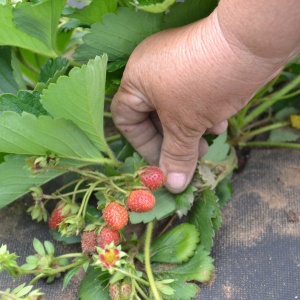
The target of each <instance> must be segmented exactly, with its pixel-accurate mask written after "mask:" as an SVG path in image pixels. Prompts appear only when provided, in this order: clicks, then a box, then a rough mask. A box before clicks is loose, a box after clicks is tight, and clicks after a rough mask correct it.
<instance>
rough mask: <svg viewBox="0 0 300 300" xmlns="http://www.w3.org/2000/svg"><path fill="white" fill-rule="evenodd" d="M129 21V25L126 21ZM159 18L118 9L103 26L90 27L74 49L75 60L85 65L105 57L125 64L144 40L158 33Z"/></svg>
mask: <svg viewBox="0 0 300 300" xmlns="http://www.w3.org/2000/svg"><path fill="white" fill-rule="evenodd" d="M129 20H130V21H129ZM161 26H162V14H151V13H147V12H143V11H135V10H132V9H129V8H126V7H120V8H119V9H118V10H117V13H116V14H107V15H105V16H104V17H103V18H102V23H95V24H93V25H92V28H91V33H88V34H86V35H85V36H84V37H83V42H84V44H83V45H80V46H78V47H77V48H76V50H75V54H74V55H73V57H74V59H75V60H79V61H87V60H88V59H90V58H94V57H95V56H97V55H101V54H103V53H107V55H108V60H109V61H114V60H124V59H127V58H128V57H129V55H130V54H131V52H132V51H133V49H134V48H135V47H136V46H137V45H138V44H139V43H140V42H141V41H142V40H143V39H145V38H146V37H148V36H149V35H152V34H154V33H156V32H158V31H160V30H161Z"/></svg>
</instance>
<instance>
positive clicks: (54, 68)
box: [35, 57, 69, 93]
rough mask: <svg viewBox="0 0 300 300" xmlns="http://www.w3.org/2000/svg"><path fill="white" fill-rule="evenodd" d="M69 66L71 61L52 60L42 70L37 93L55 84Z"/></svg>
mask: <svg viewBox="0 0 300 300" xmlns="http://www.w3.org/2000/svg"><path fill="white" fill-rule="evenodd" d="M68 66H69V61H68V60H67V59H66V58H62V57H57V58H56V59H53V58H50V59H49V60H48V61H47V62H46V63H45V64H44V65H43V66H42V68H41V73H40V75H39V78H38V81H39V83H38V84H37V86H36V87H35V91H38V92H40V93H41V92H42V91H43V89H46V88H47V87H48V86H49V84H50V83H55V82H56V81H57V79H58V78H59V77H60V76H62V75H64V74H65V73H66V71H67V68H68Z"/></svg>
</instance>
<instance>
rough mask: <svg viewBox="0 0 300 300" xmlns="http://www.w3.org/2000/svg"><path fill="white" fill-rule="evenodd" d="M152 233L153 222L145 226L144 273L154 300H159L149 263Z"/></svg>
mask: <svg viewBox="0 0 300 300" xmlns="http://www.w3.org/2000/svg"><path fill="white" fill-rule="evenodd" d="M152 231H153V222H149V223H148V225H147V230H146V238H145V248H144V253H145V268H146V273H147V276H148V280H149V284H150V288H151V291H152V293H153V297H154V299H155V300H160V296H159V293H158V290H157V288H156V284H155V281H154V277H153V273H152V269H151V263H150V244H151V236H152Z"/></svg>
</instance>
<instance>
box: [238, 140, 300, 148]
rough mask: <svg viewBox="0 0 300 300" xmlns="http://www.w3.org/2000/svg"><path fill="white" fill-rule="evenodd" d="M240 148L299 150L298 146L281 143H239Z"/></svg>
mask: <svg viewBox="0 0 300 300" xmlns="http://www.w3.org/2000/svg"><path fill="white" fill-rule="evenodd" d="M238 145H239V146H240V147H243V148H244V147H272V148H273V147H278V148H288V149H299V150H300V144H293V143H283V142H264V141H262V142H260V141H257V142H241V143H239V144H238Z"/></svg>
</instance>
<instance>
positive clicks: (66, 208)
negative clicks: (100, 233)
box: [49, 198, 79, 230]
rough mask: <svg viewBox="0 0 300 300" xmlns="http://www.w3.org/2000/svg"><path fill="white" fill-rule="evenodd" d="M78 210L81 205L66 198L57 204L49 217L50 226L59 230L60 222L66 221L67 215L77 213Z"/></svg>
mask: <svg viewBox="0 0 300 300" xmlns="http://www.w3.org/2000/svg"><path fill="white" fill-rule="evenodd" d="M78 210H79V206H78V205H77V203H73V201H72V200H71V199H69V198H64V199H63V200H61V201H59V202H58V203H57V204H56V206H55V208H54V210H53V212H52V214H51V216H50V218H49V227H50V228H51V229H54V230H58V228H59V223H61V222H62V221H64V220H65V219H66V218H67V217H69V216H72V215H75V214H76V213H77V212H78Z"/></svg>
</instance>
